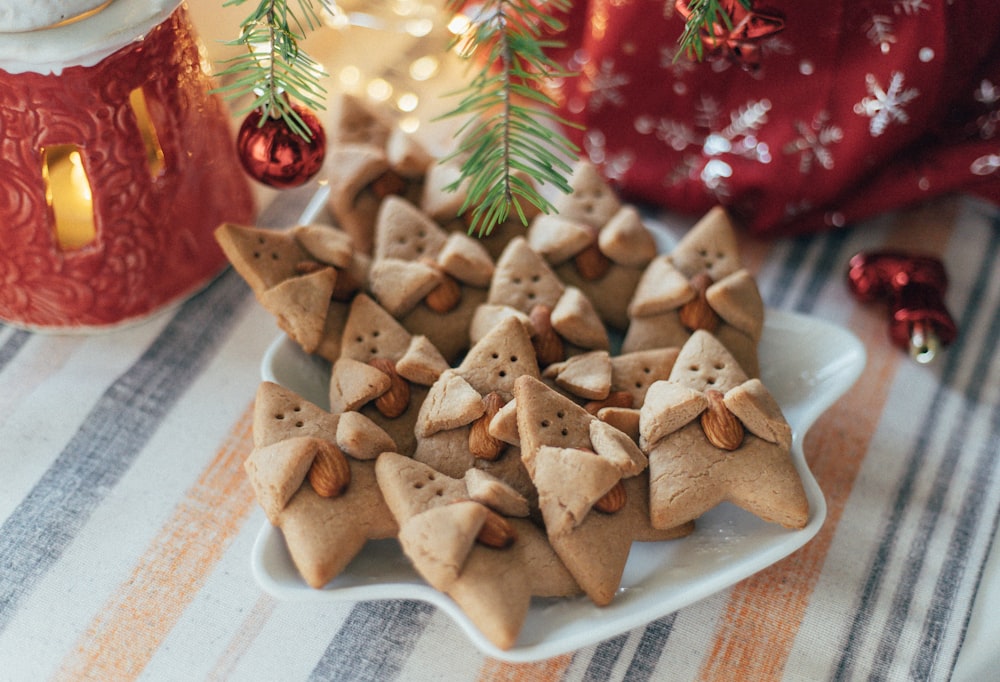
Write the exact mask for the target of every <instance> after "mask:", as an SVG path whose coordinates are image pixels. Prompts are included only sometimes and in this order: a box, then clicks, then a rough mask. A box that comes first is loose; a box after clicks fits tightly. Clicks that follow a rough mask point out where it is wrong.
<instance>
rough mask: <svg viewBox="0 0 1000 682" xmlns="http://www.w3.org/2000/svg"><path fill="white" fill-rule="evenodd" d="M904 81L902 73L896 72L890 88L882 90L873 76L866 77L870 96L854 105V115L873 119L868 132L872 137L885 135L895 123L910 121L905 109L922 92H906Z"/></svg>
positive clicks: (890, 82)
mask: <svg viewBox="0 0 1000 682" xmlns="http://www.w3.org/2000/svg"><path fill="white" fill-rule="evenodd" d="M903 79H904V76H903V73H902V72H900V71H894V72H893V73H892V76H891V77H890V79H889V87H888V88H886V89H882V85H881V84H880V83H879V82H878V80H877V79H876V78H875V76H874V75H873V74H870V73H869V74H868V75H866V76H865V85H866V87H867V88H868V94H869V95H870V96H869V97H865V98H863V99H862V100H861V101H860V102H858V103H857V104H855V105H854V113H856V114H858V115H861V116H868V117H869V118H870V119H871V122H870V123H869V125H868V131H869V132H870V133H871V136H872V137H878V136H879V135H881V134H882V133H884V132H885V129H886V128H887V127H888V126H889V124H890V123H892V122H893V121H895V122H897V123H908V122H909V121H910V117H909V115H908V114H907V113H906V111H905V110H904V107H905V106H906V105H907V104H909V103H910V102H912V101H913V100H914V99H916V98H917V97H918V96H919V95H920V91H919V90H917V89H916V88H909V89H907V90H904V89H903Z"/></svg>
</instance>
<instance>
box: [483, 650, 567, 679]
mask: <svg viewBox="0 0 1000 682" xmlns="http://www.w3.org/2000/svg"><path fill="white" fill-rule="evenodd" d="M572 662H573V655H572V654H564V655H562V656H556V657H554V658H547V659H545V660H544V661H539V662H537V663H508V662H506V661H499V660H497V659H495V658H488V659H486V662H485V663H483V667H482V668H481V669H480V671H479V679H480V680H482V681H483V682H554V681H555V680H558V679H561V678H562V676H563V674H564V673H565V672H566V669H567V668H568V667H569V664H570V663H572Z"/></svg>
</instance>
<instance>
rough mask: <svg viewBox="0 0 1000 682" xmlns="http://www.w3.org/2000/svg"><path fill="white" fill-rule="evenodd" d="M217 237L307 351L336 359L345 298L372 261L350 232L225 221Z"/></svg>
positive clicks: (262, 300) (357, 286) (358, 284)
mask: <svg viewBox="0 0 1000 682" xmlns="http://www.w3.org/2000/svg"><path fill="white" fill-rule="evenodd" d="M215 238H216V241H217V242H218V243H219V245H220V246H221V247H222V250H223V253H225V254H226V258H227V259H228V260H229V262H230V263H231V264H232V266H233V268H234V269H235V270H236V271H237V272H238V273H239V274H240V276H241V277H243V279H244V280H246V282H247V284H248V285H249V286H250V289H251V290H252V291H253V292H254V295H255V296H256V298H257V300H258V301H259V302H260V304H261V305H262V306H263V307H264V309H265V310H267V311H268V312H270V313H271V314H272V315H274V317H275V321H276V322H277V324H278V326H279V327H280V328H281V329H282V330H283V331H284V332H285V333H286V334H288V336H289V337H290V338H291V339H292V340H293V341H295V342H296V343H297V344H298V345H299V346H300V347H301V348H302V349H303V350H304V351H305V352H307V353H310V354H316V355H319V356H321V357H323V358H326V359H327V360H330V361H331V362H332V361H333V360H334V359H336V358H337V356H338V355H339V354H340V336H341V330H342V329H343V324H344V319H345V318H346V316H347V309H348V303H347V302H348V301H349V300H350V298H351V297H352V296H354V294H355V293H356V292H357V291H358V290H359V289H360V288H362V287H363V286H364V283H365V281H366V280H367V276H368V268H369V265H370V259H369V258H368V257H367V256H365V255H363V254H360V253H357V251H356V250H355V248H354V243H353V240H352V239H351V238H350V236H349V235H347V234H346V233H345V232H343V231H342V230H339V229H337V228H334V227H330V226H327V225H318V224H317V225H298V226H295V227H292V228H287V229H283V230H267V229H262V228H257V227H249V226H245V225H237V224H234V223H225V224H223V225H220V226H219V227H218V228H217V229H216V231H215Z"/></svg>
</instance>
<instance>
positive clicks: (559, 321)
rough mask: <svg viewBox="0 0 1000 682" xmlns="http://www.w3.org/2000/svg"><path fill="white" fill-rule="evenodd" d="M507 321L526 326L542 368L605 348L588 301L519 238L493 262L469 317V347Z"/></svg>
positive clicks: (604, 337)
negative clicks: (481, 296) (487, 282)
mask: <svg viewBox="0 0 1000 682" xmlns="http://www.w3.org/2000/svg"><path fill="white" fill-rule="evenodd" d="M506 317H515V318H517V319H520V320H521V321H522V323H524V324H525V325H527V327H528V329H529V332H530V333H531V337H532V341H533V343H534V345H535V353H536V356H537V359H538V364H539V366H540V367H543V368H544V367H547V366H548V365H550V364H552V363H553V362H560V361H562V360H564V359H566V358H567V357H569V356H571V355H575V354H578V353H581V352H585V351H590V350H608V348H609V346H610V343H609V340H608V332H607V329H606V328H605V326H604V324H603V323H602V322H601V319H600V317H599V316H598V314H597V311H596V310H595V309H594V306H593V304H592V303H591V302H590V299H588V298H587V297H586V296H585V295H584V294H583V293H582V292H581V291H580V290H579V289H577V288H576V287H567V286H565V285H564V284H563V283H562V281H561V280H560V279H559V278H558V277H557V276H556V274H555V273H554V272H553V271H552V268H551V267H549V265H548V263H547V262H546V261H545V259H544V258H542V257H541V255H539V254H538V253H536V252H535V251H534V250H533V249H532V248H531V247H530V246H529V245H528V242H527V240H526V239H524V238H523V237H517V238H515V239H513V240H512V241H511V242H510V243H509V244H508V245H507V248H506V249H504V251H503V253H502V254H501V255H500V258H499V259H498V260H497V263H496V269H495V270H494V272H493V279H492V280H491V282H490V290H489V294H488V296H487V298H486V303H485V304H483V305H481V306H480V307H479V308H478V309H477V310H476V313H475V315H474V316H473V318H472V323H471V326H470V329H469V337H470V339H471V340H472V342H473V343H475V342H476V341H478V340H479V339H480V338H482V337H483V336H484V335H485V334H486V333H488V332H489V330H490V329H492V327H493V326H494V325H495V324H496V323H497V322H498V321H499V320H501V319H504V318H506Z"/></svg>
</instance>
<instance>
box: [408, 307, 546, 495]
mask: <svg viewBox="0 0 1000 682" xmlns="http://www.w3.org/2000/svg"><path fill="white" fill-rule="evenodd" d="M525 375H527V376H532V377H535V378H537V377H538V376H539V374H538V363H537V362H536V361H535V352H534V348H533V347H532V345H531V339H530V337H529V336H528V332H527V330H526V329H525V327H524V325H523V324H522V323H521V322H520V321H519V320H518V319H516V318H513V317H508V318H505V319H503V320H501V321H500V322H499V323H498V324H497V326H495V327H494V328H493V329H491V330H490V332H489V333H488V334H486V336H484V337H483V338H482V339H480V340H479V341H478V342H477V343H476V345H475V346H473V347H472V348H471V349H469V352H468V353H467V354H466V356H465V358H464V359H463V360H462V362H461V363H460V364H459V365H458V366H457V367H455V368H454V369H448V370H446V371H444V372H442V373H441V375H440V377H439V378H438V380H437V381H436V382H435V383H434V385H433V386H431V389H430V392H429V393H428V395H427V398H426V399H425V400H424V402H423V405H422V407H421V410H420V415H419V417H418V418H417V421H416V427H415V433H416V438H417V447H416V451H415V452H414V454H413V458H414V459H416V460H418V461H421V462H425V463H427V464H429V465H430V466H432V467H433V468H434V469H436V470H438V471H440V472H442V473H445V474H447V475H449V476H454V477H461V476H463V475H465V472H466V471H468V470H469V469H480V470H483V471H487V472H489V473H490V474H492V475H493V476H496V477H497V478H499V479H501V480H503V481H505V482H506V483H507V484H509V485H510V486H512V487H513V488H514V489H515V490H517V491H518V492H519V493H520V494H521V495H523V496H524V497H525V498H526V499H528V500H529V502H531V504H532V506H534V502H535V499H536V498H535V492H534V486H533V485H532V484H531V480H530V478H529V477H528V474H527V472H526V471H525V469H524V466H523V465H522V463H521V451H520V449H519V448H518V447H517V446H516V443H515V444H511V443H510V442H508V441H509V440H510V439H508V441H505V440H504V439H503V438H501V437H499V436H498V435H497V433H498V432H497V431H496V430H495V429H494V430H491V428H492V422H493V419H494V417H495V416H496V415H497V413H499V412H500V411H501V409H502V408H503V406H504V405H506V404H507V403H508V402H510V400H511V398H513V394H514V382H515V381H516V380H517V378H518V377H521V376H525Z"/></svg>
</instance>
